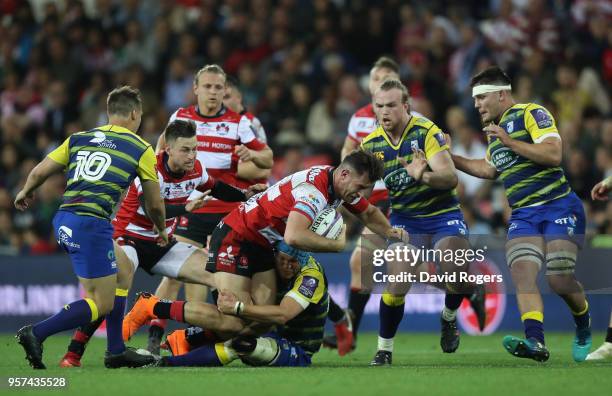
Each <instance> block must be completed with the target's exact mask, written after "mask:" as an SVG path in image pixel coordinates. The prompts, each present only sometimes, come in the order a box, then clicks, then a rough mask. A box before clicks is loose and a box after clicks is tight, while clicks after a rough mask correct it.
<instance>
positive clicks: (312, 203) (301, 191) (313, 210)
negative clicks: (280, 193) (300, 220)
mask: <svg viewBox="0 0 612 396" xmlns="http://www.w3.org/2000/svg"><path fill="white" fill-rule="evenodd" d="M291 194H292V195H293V199H294V200H295V204H294V205H293V208H292V209H291V211H293V212H298V213H300V214H303V215H304V216H306V217H308V219H310V221H314V219H315V217H316V216H317V213H319V212H320V211H322V210H323V209H325V207H326V206H327V199H325V196H324V195H323V193H322V192H321V191H319V189H318V188H316V187H315V186H314V185H313V184H310V183H307V182H304V183H302V184H300V185H298V186H297V187H295V188H294V189H293V190H292V191H291Z"/></svg>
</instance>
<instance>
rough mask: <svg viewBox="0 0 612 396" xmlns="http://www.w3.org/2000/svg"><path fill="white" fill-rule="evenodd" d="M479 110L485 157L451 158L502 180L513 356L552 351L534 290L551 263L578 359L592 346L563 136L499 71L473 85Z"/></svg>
mask: <svg viewBox="0 0 612 396" xmlns="http://www.w3.org/2000/svg"><path fill="white" fill-rule="evenodd" d="M470 85H471V87H472V96H473V97H474V106H475V107H476V109H477V110H478V112H479V113H480V116H481V118H482V122H483V124H484V125H485V127H484V128H483V131H484V132H485V133H486V135H487V141H488V147H487V155H486V157H485V158H483V159H475V160H472V159H467V158H463V157H461V156H457V155H453V156H452V158H453V161H454V163H455V166H456V167H457V169H460V170H462V171H464V172H466V173H468V174H470V175H473V176H476V177H481V178H486V179H497V178H499V179H501V180H502V181H503V183H504V188H505V190H506V197H507V198H508V203H509V204H510V207H511V208H512V216H511V218H510V224H509V227H508V241H507V244H506V259H507V262H508V265H509V266H510V270H511V274H512V280H513V282H514V285H515V287H516V298H517V302H518V307H519V311H520V313H521V321H522V322H523V325H524V329H525V338H519V337H514V336H506V337H505V338H504V340H503V345H504V347H505V349H506V350H507V351H508V352H509V353H511V354H512V355H513V356H516V357H521V358H529V359H533V360H537V361H541V362H543V361H546V360H548V358H549V356H550V354H549V351H548V349H547V348H546V346H545V342H544V341H545V340H544V306H543V303H542V297H541V295H540V292H539V290H538V287H537V285H536V279H537V275H538V272H539V271H540V269H541V267H542V265H543V264H544V263H545V265H546V279H547V281H548V284H549V286H550V288H551V289H552V290H554V291H555V293H557V294H558V295H559V296H560V297H561V298H563V300H564V301H565V303H566V304H567V306H568V307H569V309H570V311H571V313H572V315H573V317H574V322H575V324H576V334H575V337H574V342H573V346H572V356H573V358H574V360H575V361H577V362H581V361H584V360H585V358H586V357H587V354H588V352H589V349H590V347H591V343H592V341H591V325H590V315H589V304H588V302H587V300H586V297H585V294H584V291H583V289H582V285H581V284H580V283H579V282H578V281H577V280H576V277H575V274H574V268H575V266H576V256H577V252H578V249H580V247H581V246H582V244H583V242H584V232H585V214H584V208H583V207H582V203H581V202H580V199H579V198H578V197H577V196H576V194H574V192H573V191H572V189H571V187H570V185H569V183H568V182H567V180H566V178H565V174H564V172H563V169H562V168H561V166H560V165H561V146H562V142H561V137H560V136H559V132H558V131H557V127H556V125H555V120H554V118H553V117H552V115H551V114H550V112H549V111H548V110H547V109H545V108H544V107H542V106H540V105H537V104H535V103H516V102H515V101H514V99H513V97H512V87H511V81H510V78H509V77H508V76H507V75H506V73H505V72H504V71H503V70H501V69H500V68H499V67H497V66H492V67H489V68H487V69H485V70H483V71H482V72H480V73H478V74H476V75H475V76H474V77H473V78H472V81H471V84H470Z"/></svg>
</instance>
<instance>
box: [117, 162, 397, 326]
mask: <svg viewBox="0 0 612 396" xmlns="http://www.w3.org/2000/svg"><path fill="white" fill-rule="evenodd" d="M381 176H382V163H381V162H380V161H379V160H377V159H376V158H375V157H374V156H373V155H372V154H370V153H366V152H364V151H355V152H354V153H351V154H350V155H348V156H347V157H346V158H345V159H344V160H343V161H342V163H341V164H340V165H339V166H338V167H337V168H333V167H331V166H316V167H312V168H309V169H306V170H304V171H301V172H297V173H295V174H293V175H289V176H287V177H285V178H284V179H282V180H280V181H279V182H277V183H276V184H274V185H273V186H271V187H269V188H268V189H267V190H266V191H264V192H263V193H260V194H257V195H255V196H253V197H251V198H250V199H249V200H248V201H247V202H245V203H243V204H241V205H240V207H238V208H237V209H234V210H233V211H232V212H231V213H230V214H229V215H228V216H226V217H225V218H224V219H223V221H222V222H221V223H219V225H218V226H217V227H216V229H215V231H214V232H213V235H212V238H211V242H210V251H209V260H208V264H207V270H208V271H210V272H214V273H215V284H216V286H217V288H218V289H219V290H228V291H232V292H233V293H234V294H236V296H237V297H238V298H239V299H240V300H241V301H245V302H246V301H251V300H252V301H253V303H254V304H256V305H270V304H273V303H274V297H275V289H276V282H275V273H274V255H273V248H272V246H273V245H274V244H275V243H277V242H278V241H281V240H284V241H285V242H286V243H287V244H289V245H290V246H292V247H294V248H297V249H301V250H304V251H314V252H325V251H327V252H338V251H341V250H342V249H343V248H344V245H345V235H344V231H345V230H343V232H342V233H341V235H340V237H339V239H337V240H332V239H328V238H325V237H322V236H320V235H318V234H316V233H315V232H313V231H312V230H310V226H311V224H312V222H313V220H314V219H315V217H316V215H317V213H319V212H320V211H321V210H323V209H324V208H326V207H329V206H331V207H338V206H340V205H343V206H344V207H346V208H347V209H348V210H349V211H351V212H353V213H354V214H355V215H356V216H357V217H358V218H359V219H360V220H361V221H362V222H363V223H364V224H365V225H366V226H367V227H368V228H370V229H371V230H372V231H374V232H376V233H377V234H379V235H381V236H382V237H383V238H386V239H394V240H406V234H405V232H404V231H403V230H400V229H395V228H392V227H391V225H390V224H389V221H388V220H387V218H386V217H385V215H384V214H383V213H382V212H381V211H380V210H379V209H377V208H376V207H375V206H373V205H370V204H369V203H368V202H367V200H365V199H364V198H363V197H362V196H361V192H362V191H364V190H371V188H372V186H373V184H374V182H375V181H376V180H378V179H379V178H380V177H381ZM230 287H231V289H230ZM232 289H233V290H232ZM235 290H238V292H235ZM155 318H160V319H168V318H170V319H173V320H177V321H181V322H186V323H190V324H192V325H196V326H200V327H202V328H205V329H209V330H212V331H223V332H228V333H233V334H236V333H237V332H238V331H240V330H242V328H243V327H244V323H243V322H242V321H241V320H240V319H238V318H235V317H228V316H224V315H221V314H220V313H219V312H218V310H217V308H216V307H215V306H213V305H211V304H205V303H202V302H197V301H187V302H185V301H174V302H164V301H160V300H159V299H158V298H157V297H155V296H150V295H143V296H141V297H140V298H138V299H137V301H136V304H135V305H134V307H133V308H132V310H131V311H130V312H129V313H128V315H127V316H126V318H125V320H124V322H123V327H124V338H126V337H130V336H131V335H132V334H134V332H135V331H137V330H138V328H140V327H141V326H142V325H143V324H144V323H145V322H146V321H148V320H150V319H155Z"/></svg>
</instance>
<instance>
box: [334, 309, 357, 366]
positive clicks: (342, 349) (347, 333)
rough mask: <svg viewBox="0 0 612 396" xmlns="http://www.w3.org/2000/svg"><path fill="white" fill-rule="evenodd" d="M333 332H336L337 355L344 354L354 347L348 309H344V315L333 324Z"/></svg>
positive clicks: (350, 316)
mask: <svg viewBox="0 0 612 396" xmlns="http://www.w3.org/2000/svg"><path fill="white" fill-rule="evenodd" d="M334 332H335V333H336V345H337V348H338V355H340V356H344V355H346V354H347V353H349V352H351V351H352V350H353V349H355V337H354V335H353V318H352V313H351V311H350V310H348V309H345V310H344V317H343V318H342V320H340V321H338V323H336V324H335V325H334Z"/></svg>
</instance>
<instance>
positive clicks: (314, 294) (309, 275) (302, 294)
mask: <svg viewBox="0 0 612 396" xmlns="http://www.w3.org/2000/svg"><path fill="white" fill-rule="evenodd" d="M309 261H314V258H312V256H311V257H310V258H309ZM324 295H325V278H324V277H323V273H322V272H321V271H320V270H319V269H318V267H317V265H316V264H313V263H309V264H307V265H306V266H305V267H304V268H303V269H302V271H301V272H300V274H299V275H298V276H297V278H296V279H295V282H294V283H293V287H292V288H291V290H290V291H289V292H288V293H287V294H285V297H289V298H292V299H294V300H295V301H296V302H297V303H298V304H300V305H301V306H302V308H304V309H306V308H307V307H308V305H310V304H318V303H319V301H321V299H322V298H323V296H324Z"/></svg>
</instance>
